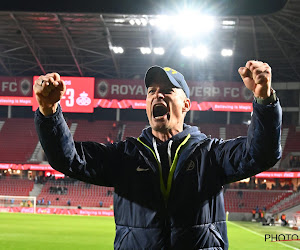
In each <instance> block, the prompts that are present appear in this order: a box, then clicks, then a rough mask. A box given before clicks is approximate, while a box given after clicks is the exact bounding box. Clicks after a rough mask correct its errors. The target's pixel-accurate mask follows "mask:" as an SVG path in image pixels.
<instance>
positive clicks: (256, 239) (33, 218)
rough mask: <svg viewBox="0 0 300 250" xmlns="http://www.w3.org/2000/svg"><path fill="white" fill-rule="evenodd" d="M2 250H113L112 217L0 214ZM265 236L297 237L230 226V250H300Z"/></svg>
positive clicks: (299, 245) (280, 230) (250, 226)
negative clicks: (267, 239) (268, 239)
mask: <svg viewBox="0 0 300 250" xmlns="http://www.w3.org/2000/svg"><path fill="white" fill-rule="evenodd" d="M0 230H1V231H0V232H1V233H0V249H1V250H2V249H3V250H4V249H5V250H7V249H13V250H17V249H30V250H32V249H35V250H39V249H41V250H42V249H43V250H44V249H45V250H47V249H55V250H65V249H76V250H77V249H78V250H81V249H84V250H90V249H91V250H92V249H101V250H102V249H113V241H114V236H115V225H114V219H113V217H97V216H95V217H94V216H68V215H40V214H13V213H0ZM265 234H273V235H274V236H275V234H297V235H299V238H300V232H299V231H294V230H291V229H289V228H282V227H268V226H266V227H263V226H261V225H260V224H258V223H251V222H228V237H229V244H230V246H229V249H230V250H231V249H255V250H259V249H300V241H289V242H283V241H282V242H270V241H266V242H265Z"/></svg>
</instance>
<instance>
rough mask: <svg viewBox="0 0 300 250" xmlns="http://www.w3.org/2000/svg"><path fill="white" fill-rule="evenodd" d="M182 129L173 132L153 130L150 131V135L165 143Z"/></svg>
mask: <svg viewBox="0 0 300 250" xmlns="http://www.w3.org/2000/svg"><path fill="white" fill-rule="evenodd" d="M182 131H183V129H181V130H180V129H173V130H167V131H163V132H162V131H156V130H154V129H152V135H153V136H154V137H155V138H156V139H157V140H158V141H161V142H165V141H167V140H169V139H170V138H172V137H173V136H174V135H176V134H178V133H180V132H182Z"/></svg>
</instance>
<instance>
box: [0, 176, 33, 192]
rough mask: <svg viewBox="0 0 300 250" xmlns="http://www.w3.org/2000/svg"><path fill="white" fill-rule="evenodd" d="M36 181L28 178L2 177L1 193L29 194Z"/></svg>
mask: <svg viewBox="0 0 300 250" xmlns="http://www.w3.org/2000/svg"><path fill="white" fill-rule="evenodd" d="M33 185H34V182H33V181H31V180H26V179H11V178H1V179H0V195H10V196H29V192H30V191H31V190H32V189H33Z"/></svg>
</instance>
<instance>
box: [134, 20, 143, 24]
mask: <svg viewBox="0 0 300 250" xmlns="http://www.w3.org/2000/svg"><path fill="white" fill-rule="evenodd" d="M134 22H135V23H136V25H141V24H142V22H141V19H135V20H134Z"/></svg>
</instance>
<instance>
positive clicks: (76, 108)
mask: <svg viewBox="0 0 300 250" xmlns="http://www.w3.org/2000/svg"><path fill="white" fill-rule="evenodd" d="M37 79H38V76H34V78H33V81H34V82H35V80H37ZM61 79H62V80H64V81H65V83H66V87H67V90H66V93H65V94H64V96H63V97H62V99H61V101H60V105H61V107H62V110H63V112H78V113H93V112H94V78H93V77H69V76H62V77H61ZM37 108H38V103H37V101H36V99H35V95H34V98H33V106H32V110H33V111H35V110H36V109H37Z"/></svg>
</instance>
